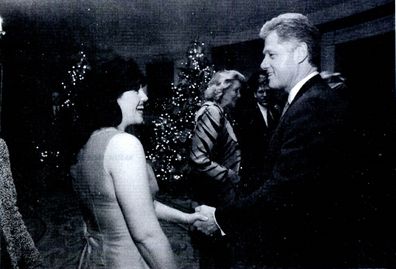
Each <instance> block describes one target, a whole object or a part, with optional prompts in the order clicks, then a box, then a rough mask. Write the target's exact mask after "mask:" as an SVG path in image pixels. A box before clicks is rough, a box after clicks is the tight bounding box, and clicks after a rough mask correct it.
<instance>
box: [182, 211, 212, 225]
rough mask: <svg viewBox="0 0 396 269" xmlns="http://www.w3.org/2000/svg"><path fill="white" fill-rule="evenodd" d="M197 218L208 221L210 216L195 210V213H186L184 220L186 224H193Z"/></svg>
mask: <svg viewBox="0 0 396 269" xmlns="http://www.w3.org/2000/svg"><path fill="white" fill-rule="evenodd" d="M197 220H200V221H207V220H208V217H206V216H205V215H202V214H201V213H199V212H195V213H191V214H188V213H185V217H184V222H185V223H186V224H193V223H194V222H195V221H197Z"/></svg>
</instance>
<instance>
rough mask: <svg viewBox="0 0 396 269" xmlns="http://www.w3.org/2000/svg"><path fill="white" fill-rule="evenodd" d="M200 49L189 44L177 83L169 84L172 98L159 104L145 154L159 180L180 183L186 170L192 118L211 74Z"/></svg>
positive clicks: (198, 46)
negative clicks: (151, 137) (151, 135)
mask: <svg viewBox="0 0 396 269" xmlns="http://www.w3.org/2000/svg"><path fill="white" fill-rule="evenodd" d="M204 46H205V45H204V43H202V42H198V41H193V42H192V43H191V45H190V46H189V48H188V50H187V55H186V56H187V60H186V61H185V62H183V63H182V67H181V68H179V70H180V72H179V74H178V78H179V80H178V82H177V84H172V95H171V97H170V98H169V99H168V100H165V102H163V103H162V105H161V111H162V113H161V114H160V116H159V118H158V119H156V120H154V122H153V125H154V145H153V146H152V148H151V149H150V150H149V152H148V154H147V155H148V158H149V159H150V160H151V161H152V163H153V168H154V171H155V174H156V176H157V179H158V180H160V181H168V182H171V181H178V180H182V179H183V178H184V177H185V176H186V174H187V173H188V171H189V165H188V160H189V151H190V147H191V137H192V132H193V130H194V115H195V112H196V111H197V110H198V109H199V107H200V106H201V104H202V103H201V92H202V90H203V89H204V88H205V87H206V86H207V84H208V82H209V80H210V79H211V77H212V75H213V74H214V68H213V66H211V65H210V64H209V61H208V59H207V57H206V56H205V51H204Z"/></svg>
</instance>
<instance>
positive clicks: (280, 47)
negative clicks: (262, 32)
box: [261, 32, 298, 92]
mask: <svg viewBox="0 0 396 269" xmlns="http://www.w3.org/2000/svg"><path fill="white" fill-rule="evenodd" d="M295 48H296V42H294V41H282V40H281V39H280V38H279V36H278V34H277V33H276V32H272V33H270V34H269V35H268V36H267V38H266V39H265V46H264V50H263V55H264V59H263V61H262V63H261V68H262V69H263V70H266V71H267V73H268V80H269V87H270V88H272V89H283V90H285V91H287V92H289V91H290V90H291V88H292V87H293V86H294V85H293V82H294V78H295V76H296V74H297V72H298V62H297V59H296V56H295Z"/></svg>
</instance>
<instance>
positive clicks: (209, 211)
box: [193, 205, 219, 235]
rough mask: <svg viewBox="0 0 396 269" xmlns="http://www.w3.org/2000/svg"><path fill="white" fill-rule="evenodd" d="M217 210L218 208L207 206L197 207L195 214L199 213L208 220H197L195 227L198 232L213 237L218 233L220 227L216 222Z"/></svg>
mask: <svg viewBox="0 0 396 269" xmlns="http://www.w3.org/2000/svg"><path fill="white" fill-rule="evenodd" d="M215 210H216V208H214V207H211V206H207V205H201V206H198V207H196V208H195V212H199V213H200V214H201V215H203V216H206V217H207V218H208V220H206V221H201V220H197V221H195V222H194V224H193V226H194V227H195V228H196V229H197V230H198V231H200V232H202V233H204V234H206V235H213V234H214V232H216V231H217V230H218V229H219V227H218V226H217V224H216V222H215V220H214V212H215Z"/></svg>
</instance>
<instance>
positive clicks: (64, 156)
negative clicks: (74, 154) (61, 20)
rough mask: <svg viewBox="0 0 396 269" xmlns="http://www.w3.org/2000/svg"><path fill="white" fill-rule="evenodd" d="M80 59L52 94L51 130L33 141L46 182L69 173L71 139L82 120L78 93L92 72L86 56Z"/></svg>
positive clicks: (79, 55)
mask: <svg viewBox="0 0 396 269" xmlns="http://www.w3.org/2000/svg"><path fill="white" fill-rule="evenodd" d="M78 57H79V60H78V62H77V63H75V64H74V65H72V66H71V68H70V69H69V70H68V71H67V74H66V75H65V78H64V80H63V81H62V82H60V85H59V86H58V87H59V88H58V89H56V90H55V91H54V92H53V93H52V117H51V120H50V122H49V124H50V126H49V127H48V128H43V130H45V131H43V132H42V133H41V134H40V135H37V138H36V139H34V140H33V144H34V146H35V150H36V156H37V158H38V160H39V162H40V163H41V171H42V175H41V176H42V177H43V179H45V178H47V177H51V176H53V175H59V174H63V173H67V171H68V170H69V167H68V166H69V162H70V156H71V153H70V152H69V150H70V143H71V141H70V139H71V137H70V135H71V131H72V128H73V126H74V123H75V122H76V120H77V119H78V117H79V115H78V113H77V110H76V99H77V98H78V90H77V89H78V85H79V84H80V83H81V82H82V81H83V80H84V78H85V73H86V72H87V71H88V69H89V64H88V61H87V56H86V54H85V53H84V52H83V51H80V52H79V53H78Z"/></svg>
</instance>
